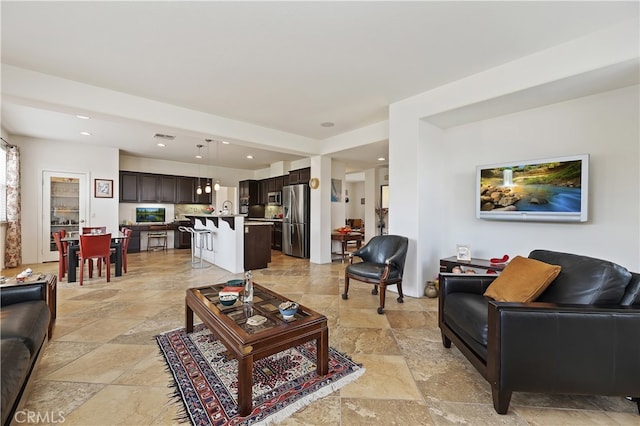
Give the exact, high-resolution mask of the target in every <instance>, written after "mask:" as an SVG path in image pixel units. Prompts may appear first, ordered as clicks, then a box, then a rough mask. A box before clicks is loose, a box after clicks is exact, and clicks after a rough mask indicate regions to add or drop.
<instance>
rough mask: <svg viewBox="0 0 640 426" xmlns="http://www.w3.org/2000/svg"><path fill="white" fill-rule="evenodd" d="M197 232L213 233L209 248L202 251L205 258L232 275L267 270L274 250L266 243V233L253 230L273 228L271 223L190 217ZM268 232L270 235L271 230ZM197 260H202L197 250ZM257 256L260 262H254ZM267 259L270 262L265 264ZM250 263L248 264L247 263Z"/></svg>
mask: <svg viewBox="0 0 640 426" xmlns="http://www.w3.org/2000/svg"><path fill="white" fill-rule="evenodd" d="M185 217H186V218H188V219H189V220H190V221H191V225H192V226H193V228H194V229H206V230H208V231H210V232H211V234H210V235H209V236H208V237H209V238H210V240H209V248H211V250H207V249H206V247H207V246H206V244H205V248H204V249H203V250H202V259H203V260H204V261H205V262H208V263H211V264H213V265H216V266H218V267H220V268H222V269H225V270H227V271H229V272H231V273H234V274H238V273H242V272H244V271H245V265H247V266H248V268H246V269H260V268H266V267H267V262H268V261H270V260H271V247H270V240H269V244H268V245H266V244H265V243H264V234H265V232H258V229H257V228H256V230H255V231H253V227H255V226H259V227H270V226H272V224H271V223H268V222H254V221H251V220H247V221H245V219H246V217H245V216H244V215H220V216H216V215H211V214H187V215H185ZM265 231H268V232H269V235H270V232H271V230H270V228H266V229H265ZM194 250H195V251H194V255H195V257H196V258H197V259H198V260H200V250H199V249H195V248H194ZM255 257H258V258H259V259H260V260H259V261H258V262H256V261H255V259H254V258H255ZM265 259H266V260H267V261H266V262H265ZM247 261H248V262H247Z"/></svg>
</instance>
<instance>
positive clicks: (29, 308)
mask: <svg viewBox="0 0 640 426" xmlns="http://www.w3.org/2000/svg"><path fill="white" fill-rule="evenodd" d="M50 316H51V314H50V313H49V307H48V306H47V303H46V302H45V301H43V300H38V301H30V302H22V303H16V304H13V305H8V306H3V307H2V322H1V323H0V335H1V336H2V339H6V338H15V339H18V340H21V341H22V342H23V343H24V344H25V346H26V347H27V349H28V350H29V353H30V354H31V356H32V357H33V356H35V355H36V353H37V352H38V350H39V349H40V346H41V345H42V342H43V341H44V338H45V336H46V334H47V330H48V328H49V320H50Z"/></svg>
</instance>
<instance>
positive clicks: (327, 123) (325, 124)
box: [320, 121, 336, 127]
mask: <svg viewBox="0 0 640 426" xmlns="http://www.w3.org/2000/svg"><path fill="white" fill-rule="evenodd" d="M320 125H321V126H322V127H333V126H335V125H336V123H332V122H330V121H325V122H324V123H320Z"/></svg>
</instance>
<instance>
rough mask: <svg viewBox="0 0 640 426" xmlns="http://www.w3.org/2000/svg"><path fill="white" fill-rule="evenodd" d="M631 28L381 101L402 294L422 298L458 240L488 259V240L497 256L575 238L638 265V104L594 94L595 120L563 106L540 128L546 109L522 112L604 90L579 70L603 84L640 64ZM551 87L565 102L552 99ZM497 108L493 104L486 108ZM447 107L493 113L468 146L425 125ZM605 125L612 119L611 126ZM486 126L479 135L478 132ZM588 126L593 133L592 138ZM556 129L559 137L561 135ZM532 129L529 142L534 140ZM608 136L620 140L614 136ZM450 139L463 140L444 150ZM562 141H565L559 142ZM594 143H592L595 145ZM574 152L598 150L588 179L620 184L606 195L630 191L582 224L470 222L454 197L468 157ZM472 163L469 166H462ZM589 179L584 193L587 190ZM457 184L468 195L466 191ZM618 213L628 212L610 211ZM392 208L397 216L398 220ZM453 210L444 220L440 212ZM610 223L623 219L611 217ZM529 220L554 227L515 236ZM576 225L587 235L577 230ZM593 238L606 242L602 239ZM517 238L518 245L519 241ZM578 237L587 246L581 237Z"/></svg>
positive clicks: (595, 199)
mask: <svg viewBox="0 0 640 426" xmlns="http://www.w3.org/2000/svg"><path fill="white" fill-rule="evenodd" d="M637 35H638V20H637V19H630V20H629V21H626V22H624V23H622V24H620V25H617V26H615V27H612V28H610V29H607V30H604V31H600V32H597V33H593V34H590V35H588V36H585V37H581V38H578V39H575V40H572V41H571V42H568V43H564V44H562V45H558V46H555V47H551V48H549V49H546V50H543V51H540V52H535V53H533V54H531V55H529V56H526V57H523V58H520V59H518V60H515V61H512V62H509V63H506V64H503V65H500V66H497V67H495V68H492V69H489V70H486V71H483V72H480V73H478V74H474V75H472V76H469V77H466V78H463V79H461V80H457V81H453V82H451V83H447V84H444V85H442V86H439V87H437V88H434V89H432V90H429V91H427V92H424V93H420V94H418V95H415V96H412V97H410V98H407V99H405V100H403V101H400V102H396V103H394V104H391V105H390V106H389V185H390V188H391V192H390V215H389V232H390V233H393V234H400V235H406V236H407V237H408V238H409V251H408V254H407V262H406V264H405V272H404V277H403V278H404V279H403V290H405V292H406V294H407V295H410V296H420V295H422V294H423V291H424V286H425V282H426V281H427V280H429V279H432V278H433V276H434V275H435V274H436V273H437V271H438V258H440V257H445V256H450V255H452V254H454V250H455V243H456V242H466V243H469V244H471V245H472V255H474V256H480V255H483V254H487V253H488V254H494V253H495V252H494V249H493V247H496V249H495V251H498V252H499V254H500V255H502V254H504V252H506V253H509V254H517V253H516V252H520V251H526V250H524V248H525V245H527V246H528V247H548V248H560V247H549V246H550V245H554V246H560V244H562V248H567V249H568V248H571V247H569V246H568V244H569V242H567V241H566V239H568V238H573V237H574V235H575V234H578V235H580V239H581V241H582V242H583V244H582V246H581V247H578V248H581V249H583V250H580V251H581V252H583V253H584V252H585V251H584V249H586V247H585V246H587V247H588V252H589V253H594V252H598V253H602V254H604V255H603V256H602V257H606V258H607V259H610V260H613V261H615V262H618V263H621V264H623V265H624V266H626V267H628V268H630V269H634V270H638V269H640V268H639V265H638V263H639V261H640V256H639V253H640V243H639V241H638V239H639V235H638V231H637V230H638V226H639V225H638V222H639V219H640V218H639V217H638V198H637V195H638V193H639V191H638V188H637V185H638V174H637V173H638V172H637V169H638V129H637V128H638V107H637V105H631V109H630V110H626V111H625V112H622V113H621V111H622V110H624V109H625V108H627V107H629V105H627V104H629V103H632V102H631V101H629V100H623V99H617V100H615V101H613V100H612V101H606V102H604V100H603V104H604V106H603V107H602V110H601V114H602V115H603V117H604V116H606V117H607V118H606V119H604V120H602V119H601V117H600V116H599V115H598V114H588V113H587V112H586V111H585V112H582V111H581V108H580V107H578V106H577V105H578V104H573V103H572V104H570V105H569V106H567V107H566V108H567V109H566V111H565V112H564V114H565V123H564V126H566V127H563V126H559V125H558V124H557V123H555V122H554V121H553V120H552V121H551V122H550V123H549V124H551V125H552V126H549V125H548V124H547V123H546V122H545V121H544V120H539V119H537V114H539V113H540V111H543V112H544V111H546V108H552V106H547V107H542V108H537V109H531V108H534V107H537V106H540V105H545V102H546V105H550V104H552V103H554V102H558V101H559V99H563V100H564V99H570V97H569V96H568V95H569V93H572V94H573V96H574V97H577V96H579V95H577V94H576V92H575V90H576V89H581V90H585V89H587V88H588V89H589V91H588V92H586V91H580V93H583V94H585V93H597V92H598V90H600V91H602V90H606V89H603V88H602V87H603V82H602V81H596V82H593V81H591V82H590V84H588V85H587V84H586V83H587V81H585V80H584V79H583V78H581V77H584V76H585V75H594V74H598V75H600V76H601V77H604V76H610V77H611V80H608V81H607V82H606V83H607V84H615V78H614V77H615V75H616V73H615V72H614V71H615V70H619V69H621V68H625V67H628V66H629V65H630V64H637V62H638V60H639V54H638V52H639V50H638V36H637ZM589 73H594V74H589ZM576 83H578V84H576ZM580 83H581V84H580ZM592 86H593V87H592ZM609 87H616V86H609ZM569 89H571V90H569ZM629 90H630V91H631V93H635V95H631V96H630V97H631V98H633V97H634V96H635V99H636V102H637V99H638V87H637V86H635V88H633V89H629ZM634 91H635V92H634ZM561 94H562V95H563V96H565V97H563V98H560V97H558V96H559V95H561ZM551 95H553V96H551ZM551 99H555V100H551ZM600 100H602V99H597V100H595V101H594V100H592V101H586V102H593V103H595V106H594V108H597V105H598V103H599V102H600ZM498 101H499V102H498ZM496 104H499V105H500V108H498V109H496V108H495V106H496ZM491 106H493V107H494V108H493V109H492V108H490V107H491ZM527 108H530V109H529V110H527ZM607 108H613V111H616V112H615V114H618V115H619V117H617V118H615V117H611V115H612V113H611V112H610V111H608V110H606V109H607ZM561 109H562V108H561ZM498 111H501V112H498ZM513 111H523V112H521V113H520V114H522V115H520V117H521V120H522V122H521V123H519V124H518V125H515V124H512V123H510V121H509V120H510V119H511V118H510V117H511V116H510V115H509V112H513ZM558 111H559V110H558ZM455 112H464V113H465V114H464V115H465V117H466V118H467V122H468V120H469V118H470V117H472V116H473V115H474V114H475V117H476V118H477V119H479V118H478V117H479V116H481V117H487V116H489V114H492V115H491V116H493V117H497V116H498V115H499V114H502V116H501V117H499V118H495V119H492V120H484V121H480V122H477V123H476V124H475V125H473V126H474V128H473V139H474V141H473V142H472V141H466V140H463V139H464V138H465V137H466V138H470V136H471V133H469V134H467V135H466V136H465V135H462V134H460V136H457V135H458V132H463V130H461V129H456V128H452V129H449V130H442V129H439V128H437V127H436V126H434V125H433V124H431V123H428V122H426V121H425V120H428V119H429V117H437V116H438V115H439V114H440V115H443V114H444V115H445V116H446V115H447V114H448V116H449V118H451V117H454V116H456V114H455ZM619 113H621V114H619ZM548 115H551V114H549V113H548ZM458 117H459V115H458ZM615 121H621V123H616V124H612V123H613V122H615ZM534 123H535V125H534ZM468 126H472V125H468ZM620 126H622V127H620ZM460 127H467V126H460ZM485 127H486V129H485ZM516 127H518V128H517V129H516ZM485 132H487V134H488V135H489V136H485ZM594 132H595V134H596V135H598V138H597V139H598V141H597V142H596V141H595V135H593V133H594ZM526 133H531V135H528V134H526ZM561 135H562V136H564V137H563V138H560V136H561ZM534 136H537V137H536V138H535V139H534ZM616 137H618V138H619V139H618V140H616V141H615V142H614V141H612V139H615V138H616ZM460 138H462V139H460ZM591 138H594V139H591ZM459 140H463V141H464V142H466V145H465V146H464V147H459V146H454V145H453V144H455V143H457V142H459ZM567 140H568V141H569V142H568V144H569V145H567V146H566V147H565V146H563V145H564V144H565V143H566V142H565V141H567ZM581 140H584V141H585V142H584V144H582V143H581V142H578V141H581ZM447 142H449V143H447ZM598 143H599V144H602V145H601V146H598V147H597V148H596V147H594V145H596V144H598ZM609 145H611V146H609ZM621 146H623V147H624V148H621ZM578 147H580V148H582V147H583V148H584V149H580V150H579V151H581V152H585V151H586V150H588V149H593V150H594V154H597V155H592V161H591V164H592V168H591V171H592V172H593V173H596V171H598V174H599V175H598V176H602V174H609V173H612V174H613V175H615V176H619V177H621V178H622V179H624V180H625V182H624V183H615V186H614V187H610V188H607V189H606V191H613V192H616V193H618V194H623V193H622V192H619V191H618V187H619V185H622V186H623V187H625V188H626V189H627V190H628V191H629V192H628V194H629V195H628V196H625V195H622V196H620V195H618V197H617V198H616V199H615V200H614V202H613V204H610V205H606V206H605V205H603V204H601V205H600V209H601V211H595V212H594V213H593V214H592V219H591V221H590V222H589V223H587V224H586V225H585V224H582V225H581V224H554V225H552V226H551V227H548V226H545V225H543V224H533V225H531V224H518V223H512V224H505V223H501V224H496V223H493V224H488V223H487V222H483V221H477V220H476V219H475V215H474V214H470V215H469V216H468V217H466V216H464V211H465V209H466V208H467V206H465V203H468V202H473V201H472V200H471V201H466V199H465V200H463V199H462V197H465V196H468V194H467V193H466V192H463V193H462V194H458V193H456V190H462V188H463V187H464V188H466V187H465V184H466V182H467V181H468V174H469V173H470V174H473V170H474V169H475V164H481V163H483V162H481V161H480V159H481V158H482V156H487V157H488V156H490V155H494V156H495V155H504V154H513V158H511V156H509V159H510V160H511V159H513V160H517V159H521V158H525V159H526V158H527V157H529V155H527V154H535V155H533V158H536V157H546V156H548V155H546V154H547V153H548V152H549V151H556V152H559V151H562V150H565V149H567V150H568V149H571V151H572V153H574V149H577V148H578ZM503 150H507V151H506V152H503ZM472 158H473V160H471V159H472ZM621 158H624V159H625V160H624V161H632V162H633V167H632V170H624V171H621V170H619V168H618V167H617V164H619V160H620V159H621ZM629 159H631V160H629ZM471 163H473V164H471ZM472 165H473V167H472V170H469V169H468V167H470V166H472ZM630 185H633V187H630ZM597 186H598V185H596V186H595V187H594V188H592V191H591V192H592V193H593V192H594V191H595V190H596V189H597ZM464 191H473V188H471V189H465V190H464ZM601 196H602V194H599V193H596V194H594V195H591V200H592V201H591V202H592V205H593V203H599V198H600V197H601ZM472 198H473V197H472ZM629 209H630V211H628V210H629ZM616 210H618V211H627V213H625V214H621V213H613V211H616ZM395 212H400V215H397V214H395ZM452 212H454V213H452ZM451 214H453V215H454V217H448V215H451ZM619 220H624V221H625V222H615V221H619ZM612 221H614V222H612ZM528 227H532V228H533V229H540V230H549V229H552V228H553V229H554V230H555V232H549V231H542V232H533V231H527V234H526V238H524V239H523V238H522V237H521V236H520V235H519V231H521V230H522V229H530V228H528ZM625 227H626V228H627V229H628V234H626V236H624V237H622V238H626V239H625V240H623V242H622V243H618V242H615V243H609V241H615V240H614V238H612V237H617V238H621V235H620V232H619V230H620V229H621V228H625ZM485 228H486V230H485ZM479 229H480V230H479ZM576 230H580V231H579V232H578V231H576ZM516 231H518V232H516ZM581 232H586V233H587V235H585V236H582V234H581ZM461 239H464V240H465V241H460V240H461ZM476 239H477V240H476ZM603 239H605V240H607V241H608V242H607V243H604V244H603V242H602V240H603ZM525 240H527V242H526V243H525V242H523V241H525ZM585 241H588V244H584V242H585ZM474 247H475V248H476V249H475V250H474ZM528 247H527V248H528ZM576 247H577V245H576ZM526 252H527V253H528V251H526ZM525 254H526V253H525Z"/></svg>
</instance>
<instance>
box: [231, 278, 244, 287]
mask: <svg viewBox="0 0 640 426" xmlns="http://www.w3.org/2000/svg"><path fill="white" fill-rule="evenodd" d="M227 285H228V286H229V287H242V286H243V285H244V280H241V279H236V280H229V281H227Z"/></svg>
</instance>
